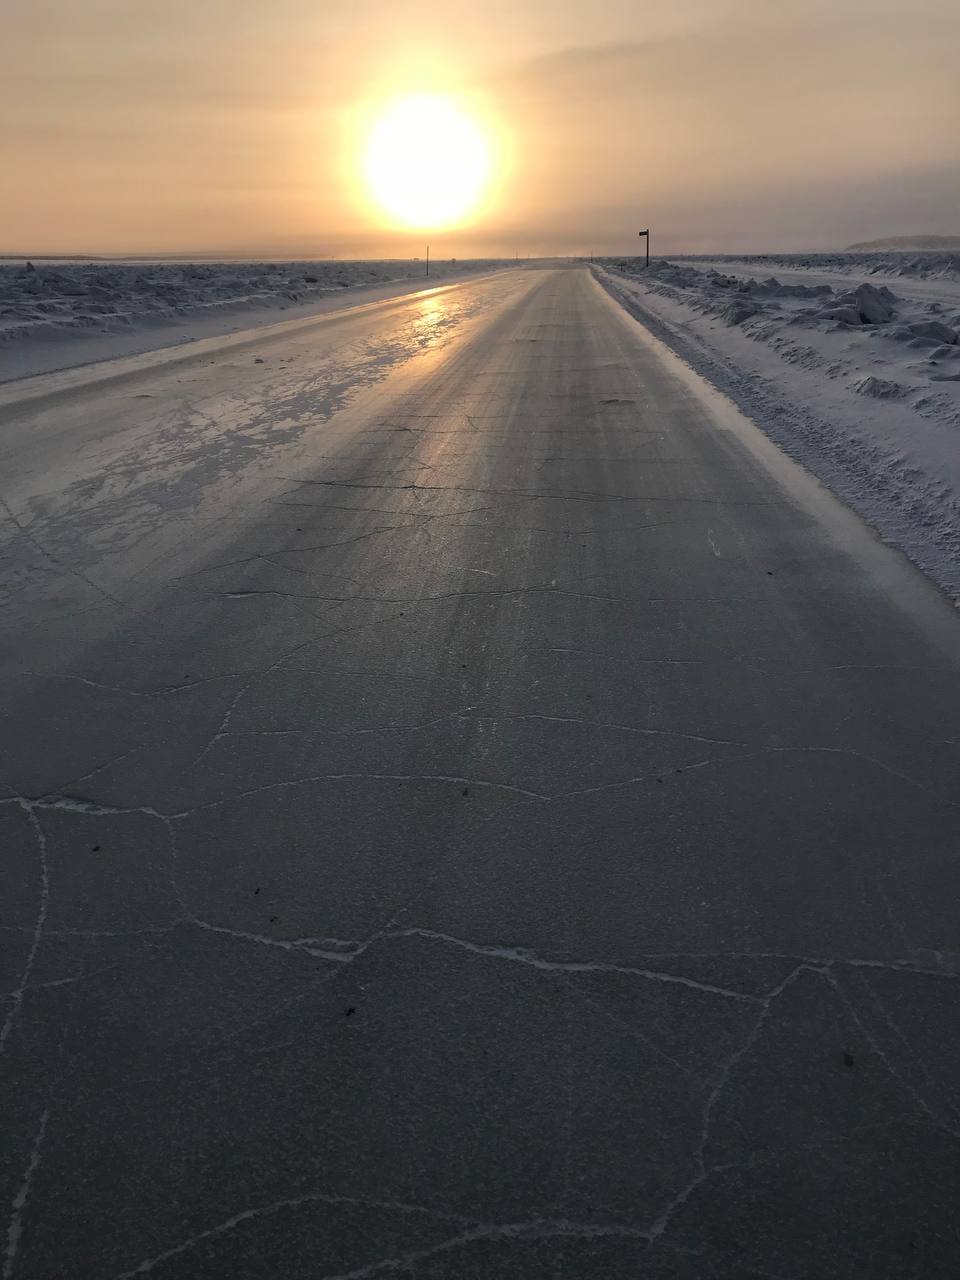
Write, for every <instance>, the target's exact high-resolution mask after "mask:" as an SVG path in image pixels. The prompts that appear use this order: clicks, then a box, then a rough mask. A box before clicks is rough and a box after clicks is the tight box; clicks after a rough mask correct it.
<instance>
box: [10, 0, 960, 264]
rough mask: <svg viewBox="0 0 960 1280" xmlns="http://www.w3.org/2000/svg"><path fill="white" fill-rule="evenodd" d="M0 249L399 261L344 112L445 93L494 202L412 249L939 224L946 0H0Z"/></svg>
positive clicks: (946, 150)
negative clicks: (466, 103) (469, 108)
mask: <svg viewBox="0 0 960 1280" xmlns="http://www.w3.org/2000/svg"><path fill="white" fill-rule="evenodd" d="M0 43H2V45H3V48H4V56H3V71H2V75H0V174H2V184H3V191H2V194H0V251H33V252H38V253H39V252H55V251H70V252H79V251H84V250H86V251H89V252H94V253H95V252H133V251H150V250H156V251H175V250H184V251H188V250H191V249H194V250H200V249H213V248H226V249H240V250H250V251H261V252H267V251H273V252H280V253H284V252H289V253H291V254H293V253H300V252H303V253H323V252H330V253H339V254H351V253H353V254H378V253H384V254H397V253H405V252H408V251H410V247H411V244H412V239H411V237H410V236H408V235H405V234H403V233H400V232H396V231H394V230H392V229H391V228H390V227H389V226H384V225H383V219H382V218H378V217H377V216H376V215H375V214H374V213H373V211H372V210H371V208H370V207H369V202H367V201H366V200H364V199H363V198H362V193H361V191H360V187H359V183H358V180H357V168H358V156H357V138H358V136H359V135H358V128H360V126H361V125H362V122H363V121H364V120H365V119H367V118H368V115H369V112H370V110H371V108H372V107H373V106H375V105H376V104H377V103H380V102H382V101H384V100H385V99H387V98H389V97H390V96H391V95H393V94H402V93H410V92H417V91H421V90H424V89H429V90H443V89H448V90H452V91H456V92H458V93H463V94H466V95H467V97H468V100H470V101H472V102H474V103H476V104H477V106H478V109H479V110H480V111H481V112H482V113H484V115H486V116H489V117H490V118H491V119H492V120H494V121H495V122H496V125H497V128H498V131H499V134H500V136H502V138H503V140H504V145H505V147H506V151H507V156H506V160H505V163H504V167H503V169H502V181H501V182H500V184H499V186H498V189H497V193H496V199H495V201H494V204H493V207H492V208H490V210H489V211H488V212H487V213H486V214H485V215H484V217H483V219H482V220H481V221H479V222H477V223H475V224H474V225H472V226H469V227H465V228H462V229H460V230H458V231H457V232H455V233H448V234H447V235H445V236H442V237H441V236H439V235H434V236H432V237H431V239H432V241H433V242H434V252H435V254H437V255H438V256H439V255H440V254H441V253H449V254H456V255H457V256H466V255H467V254H476V253H484V252H491V253H499V252H510V251H512V250H513V249H514V248H519V250H520V251H521V252H550V251H556V252H566V251H570V252H581V251H590V250H592V249H595V250H596V251H598V252H601V251H610V252H616V251H621V250H626V251H635V246H636V243H637V242H636V238H635V233H636V229H637V228H638V227H639V226H645V225H646V224H647V223H648V222H649V223H650V224H651V226H652V227H653V229H654V233H655V235H656V237H657V238H656V241H655V247H659V248H660V249H673V250H674V251H678V250H680V249H683V248H686V249H690V250H711V249H718V250H724V249H730V250H739V249H748V248H753V249H756V250H760V251H762V250H769V249H775V248H787V249H790V248H803V247H809V248H816V247H828V248H829V247H842V246H843V245H845V244H846V243H848V242H850V241H853V240H860V239H864V238H869V237H873V236H881V235H893V234H900V233H910V232H931V233H936V232H941V233H953V234H960V70H958V68H960V0H789V3H788V2H787V0H484V3H483V4H476V3H470V4H467V3H465V2H464V0H412V2H409V0H408V2H403V0H401V2H400V3H397V0H336V3H333V2H332V0H0Z"/></svg>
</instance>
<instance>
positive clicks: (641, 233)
mask: <svg viewBox="0 0 960 1280" xmlns="http://www.w3.org/2000/svg"><path fill="white" fill-rule="evenodd" d="M637 234H638V235H641V236H646V238H647V262H646V265H647V266H648V267H649V265H650V228H649V227H647V229H646V231H640V232H638V233H637Z"/></svg>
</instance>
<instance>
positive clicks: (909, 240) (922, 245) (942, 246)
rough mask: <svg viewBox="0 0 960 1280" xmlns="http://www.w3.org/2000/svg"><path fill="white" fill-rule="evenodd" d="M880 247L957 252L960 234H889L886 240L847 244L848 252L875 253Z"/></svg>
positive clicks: (907, 250)
mask: <svg viewBox="0 0 960 1280" xmlns="http://www.w3.org/2000/svg"><path fill="white" fill-rule="evenodd" d="M878 249H902V250H904V251H906V252H907V253H909V252H911V251H919V252H921V253H923V252H934V253H956V252H957V251H960V236H887V237H886V238H885V239H884V240H863V241H861V243H860V244H851V245H848V246H847V249H846V252H847V253H873V252H875V251H876V250H878Z"/></svg>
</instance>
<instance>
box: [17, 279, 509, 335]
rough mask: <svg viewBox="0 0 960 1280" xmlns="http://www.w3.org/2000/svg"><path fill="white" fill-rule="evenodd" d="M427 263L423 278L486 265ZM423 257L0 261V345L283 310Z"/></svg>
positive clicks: (368, 281) (376, 281)
mask: <svg viewBox="0 0 960 1280" xmlns="http://www.w3.org/2000/svg"><path fill="white" fill-rule="evenodd" d="M503 265H505V264H504V263H502V262H499V261H493V260H480V259H476V260H473V261H470V262H461V263H457V262H438V263H435V264H431V269H430V279H429V281H427V280H424V285H425V286H426V285H428V284H429V283H432V282H433V281H434V280H439V279H442V278H444V277H445V276H450V275H452V274H455V275H463V274H470V273H476V272H483V271H492V270H494V269H496V268H497V267H500V266H503ZM423 274H424V264H423V263H421V262H411V261H409V260H407V261H393V262H282V263H278V262H209V263H171V262H164V263H53V264H50V263H40V264H37V265H33V264H30V265H25V264H24V263H17V264H4V265H2V266H0V342H16V341H18V340H22V339H24V338H51V337H53V338H62V337H64V336H65V335H67V334H71V333H75V334H85V333H91V332H99V333H116V332H122V331H126V330H129V329H131V328H137V327H141V326H147V325H151V324H156V323H158V322H163V321H172V320H179V319H181V318H184V317H186V318H192V317H196V316H201V315H209V314H211V313H216V312H238V311H239V312H243V311H247V310H263V309H267V308H274V309H277V310H280V309H285V308H288V307H290V306H294V305H298V304H303V303H307V302H310V301H311V300H312V299H316V298H323V297H325V296H328V295H330V294H331V293H339V292H340V291H341V290H342V289H350V288H356V287H358V286H361V285H373V284H382V283H385V282H388V281H391V280H408V279H411V278H414V277H416V278H420V277H422V276H423Z"/></svg>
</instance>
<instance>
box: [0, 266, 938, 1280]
mask: <svg viewBox="0 0 960 1280" xmlns="http://www.w3.org/2000/svg"><path fill="white" fill-rule="evenodd" d="M0 448H2V454H3V458H2V467H0V497H2V503H3V506H2V511H0V521H2V525H0V527H2V533H0V538H2V544H3V545H2V556H3V560H2V568H0V584H2V587H3V590H4V600H3V606H2V607H3V611H4V627H3V639H2V666H0V698H2V707H0V715H2V725H3V729H2V739H0V843H2V847H3V849H4V857H3V864H2V884H0V902H2V911H3V916H2V919H0V925H2V932H0V943H2V956H3V959H4V964H5V976H4V983H5V985H4V987H3V1006H4V1007H3V1010H2V1014H0V1018H2V1026H3V1040H2V1049H3V1060H4V1066H5V1069H6V1072H5V1076H4V1085H3V1088H4V1114H5V1116H6V1117H8V1118H9V1123H8V1124H7V1125H6V1128H7V1129H8V1131H9V1140H8V1144H7V1150H8V1155H7V1159H6V1160H5V1162H4V1171H3V1180H4V1181H3V1186H2V1188H0V1203H2V1204H3V1205H5V1206H7V1210H6V1212H7V1222H6V1228H5V1239H6V1246H5V1248H6V1254H5V1263H4V1265H5V1271H4V1274H5V1276H9V1277H16V1280H51V1278H52V1277H58V1276H64V1277H67V1276H69V1277H81V1276H82V1277H87V1276H89V1277H121V1276H135V1275H144V1274H150V1275H153V1276H156V1277H157V1278H158V1280H188V1278H189V1280H202V1278H206V1277H213V1278H217V1280H220V1278H221V1277H224V1278H226V1277H229V1278H230V1280H234V1278H235V1277H241V1276H242V1277H256V1278H260V1277H262V1278H263V1280H267V1278H268V1277H269V1278H270V1280H276V1277H283V1278H284V1280H300V1278H303V1280H306V1278H307V1277H310V1280H317V1278H318V1277H327V1278H332V1277H348V1276H349V1277H374V1276H381V1275H383V1276H390V1275H402V1276H416V1277H417V1280H425V1278H429V1280H437V1278H440V1277H450V1278H452V1277H457V1278H458V1280H460V1278H462V1277H472V1276H476V1277H483V1280H501V1278H502V1280H507V1278H508V1277H509V1278H515V1280H519V1278H520V1277H522V1278H523V1280H546V1278H547V1277H558V1276H562V1277H570V1278H571V1280H572V1278H578V1280H583V1278H585V1277H594V1276H595V1277H598V1278H599V1277H603V1278H604V1280H612V1278H617V1277H623V1278H624V1280H627V1278H628V1277H629V1278H630V1280H635V1278H636V1277H637V1276H640V1275H642V1276H643V1277H644V1278H645V1280H694V1277H698V1278H699V1277H702V1276H705V1275H706V1274H710V1275H717V1276H729V1277H733V1276H745V1275H748V1274H749V1275H784V1276H786V1275H790V1276H798V1277H799V1276H817V1277H818V1280H824V1278H826V1277H836V1278H837V1280H840V1278H841V1277H843V1278H846V1277H849V1276H852V1275H864V1276H866V1275H869V1276H871V1277H880V1276H882V1277H899V1276H919V1275H922V1276H923V1277H924V1280H928V1278H929V1277H943V1278H944V1280H946V1277H948V1276H952V1275H953V1274H955V1262H956V1258H957V1257H958V1256H960V1240H958V1220H957V1214H956V1204H957V1203H958V1202H960V1163H958V1161H957V1141H958V1137H960V1097H958V1094H957V1079H958V1075H957V1071H956V1042H957V1028H958V1019H957V992H958V984H957V978H958V975H960V947H958V943H957V939H956V919H955V902H956V889H957V871H956V853H957V849H958V847H960V841H958V837H960V812H958V804H957V797H956V778H957V776H958V764H960V747H958V739H957V732H956V725H957V716H958V711H960V622H958V619H957V617H956V614H955V613H954V611H952V610H951V609H950V608H949V606H948V605H947V604H946V602H945V601H944V600H943V599H942V598H941V597H940V596H939V595H938V593H937V592H936V590H935V589H934V588H933V587H932V586H931V585H930V584H929V583H928V582H926V581H925V580H924V579H923V578H922V577H921V576H920V575H919V574H918V573H917V572H916V571H915V570H914V569H913V568H912V567H911V566H910V565H909V564H908V563H907V562H906V561H905V560H904V559H902V558H901V557H900V556H899V555H897V553H895V552H893V551H892V550H891V549H889V548H888V547H885V546H882V545H881V544H880V543H879V542H878V541H877V539H876V538H875V537H874V536H873V534H872V533H871V532H870V530H869V529H867V528H866V527H865V526H864V525H862V524H861V523H860V522H859V521H858V520H857V519H856V518H855V517H854V516H852V515H851V514H850V513H849V512H847V511H846V510H845V509H843V508H842V507H841V506H840V505H839V504H838V503H837V502H835V501H834V500H833V499H832V498H831V497H830V495H828V494H827V493H825V492H824V491H823V490H822V489H820V488H819V487H818V486H817V485H816V484H815V483H814V482H813V481H811V480H810V479H809V478H808V477H806V476H805V475H804V474H803V473H801V472H800V471H799V470H798V469H797V468H796V467H794V466H793V465H792V464H791V463H789V462H787V461H786V460H785V459H784V458H783V457H782V456H781V455H780V454H779V453H778V452H777V451H776V450H775V449H774V448H773V447H772V446H771V445H770V444H769V442H767V441H765V439H764V438H763V437H761V436H760V434H759V433H758V432H757V431H755V429H754V428H753V427H752V426H751V425H750V424H749V423H747V422H745V421H744V420H742V419H741V418H739V416H738V415H737V414H736V412H735V411H734V410H733V409H732V407H731V406H730V405H729V404H727V403H726V402H724V401H722V400H721V399H720V398H719V397H718V396H716V395H714V394H711V393H710V392H709V391H708V390H706V389H704V388H703V387H702V386H701V385H700V384H699V383H698V382H697V381H696V380H695V379H694V378H693V377H692V376H691V375H689V374H688V373H685V372H684V370H683V369H682V368H681V367H680V366H679V365H678V364H677V363H676V361H675V360H673V358H672V357H670V356H669V355H668V354H667V353H665V352H664V351H663V350H662V349H661V348H660V347H659V346H658V345H657V344H656V343H655V342H653V341H652V340H651V339H650V338H649V337H648V336H647V335H645V334H644V332H643V330H641V329H640V327H639V326H638V325H637V324H636V322H635V321H633V320H632V319H630V318H629V317H628V316H626V315H625V314H624V313H623V312H621V311H619V310H618V309H617V307H616V305H615V304H614V303H613V302H612V301H611V299H610V298H608V297H607V296H606V295H605V294H604V293H603V292H602V291H601V290H600V288H599V287H598V286H597V285H596V283H595V282H594V281H593V280H592V278H591V276H590V274H589V272H588V271H586V270H585V269H573V268H571V269H552V270H541V271H533V270H531V271H522V270H521V271H516V272H505V273H502V274H500V275H498V276H493V277H489V278H486V279H483V280H476V281H472V282H469V283H465V284H462V285H456V286H453V287H451V288H443V289H439V290H431V291H425V292H424V293H422V294H417V295H408V296H405V297H402V298H397V299H394V300H388V301H384V302H378V303H376V304H375V305H368V306H365V307H361V308H356V309H346V310H344V311H343V312H341V313H338V314H335V315H326V316H324V317H322V318H319V319H317V320H316V321H312V322H298V323H297V324H295V325H281V326H276V327H274V328H271V329H265V330H262V331H256V332H253V331H251V332H250V333H249V334H247V335H242V336H240V337H236V336H234V337H231V338H228V339H222V340H219V339H218V340H213V341H209V342H204V343H198V344H196V345H195V347H194V348H192V349H191V350H190V351H184V350H178V351H175V352H168V353H166V354H165V355H163V356H162V357H137V358H134V359H131V360H129V361H125V362H119V363H117V364H114V365H104V366H100V367H98V368H97V369H95V370H88V371H85V372H79V373H73V374H68V375H50V376H48V377H47V378H44V379H38V380H34V381H33V382H32V383H29V384H27V383H24V384H22V385H21V386H19V387H17V386H13V387H11V386H8V387H5V388H4V389H3V390H2V391H0Z"/></svg>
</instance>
